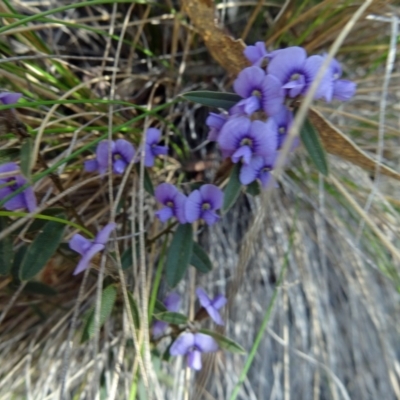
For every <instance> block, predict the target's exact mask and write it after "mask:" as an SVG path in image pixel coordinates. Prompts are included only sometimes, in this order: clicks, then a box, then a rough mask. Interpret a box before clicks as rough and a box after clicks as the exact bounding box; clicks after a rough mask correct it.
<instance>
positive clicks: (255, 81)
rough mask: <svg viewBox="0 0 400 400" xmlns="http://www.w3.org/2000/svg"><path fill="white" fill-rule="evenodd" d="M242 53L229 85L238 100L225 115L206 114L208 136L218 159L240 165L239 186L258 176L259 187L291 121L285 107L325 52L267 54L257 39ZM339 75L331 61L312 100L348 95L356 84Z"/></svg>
mask: <svg viewBox="0 0 400 400" xmlns="http://www.w3.org/2000/svg"><path fill="white" fill-rule="evenodd" d="M244 55H245V56H246V58H247V59H248V60H249V61H250V62H251V63H252V66H251V67H247V68H244V69H243V70H242V71H241V72H240V73H239V75H238V76H237V78H236V80H235V81H234V83H233V89H234V91H235V92H236V93H237V94H238V95H239V96H240V97H241V98H242V99H241V100H240V101H239V102H238V103H237V104H235V105H234V106H233V107H232V108H231V109H230V110H229V114H228V115H226V114H215V113H210V115H209V116H208V118H207V120H206V124H207V126H208V127H209V128H210V130H209V135H208V139H209V140H210V141H216V142H217V143H218V145H219V147H220V149H221V153H222V155H223V157H224V158H230V159H231V160H232V162H233V163H241V171H240V176H239V179H240V182H241V183H242V184H243V185H248V184H250V183H252V182H253V181H255V180H257V179H258V180H260V181H261V184H262V186H264V187H265V186H266V185H267V184H268V181H269V176H270V171H271V170H272V169H273V168H274V163H275V161H276V159H277V154H278V151H279V149H281V148H282V146H283V143H284V141H285V139H286V136H287V133H288V131H289V129H290V126H291V124H292V121H293V112H292V110H291V108H290V107H289V106H290V105H291V104H293V101H294V100H293V99H298V98H299V97H300V96H305V95H306V94H307V91H308V90H309V88H310V86H311V84H312V83H313V81H314V79H315V78H316V76H317V74H318V71H319V69H320V68H321V66H322V64H323V63H324V60H325V57H326V55H322V56H320V55H313V56H307V53H306V51H305V50H304V49H303V48H301V47H296V46H295V47H288V48H286V49H281V50H275V51H272V52H270V53H269V52H268V51H267V50H266V48H265V44H264V43H263V42H257V43H256V44H255V45H254V46H247V47H246V49H245V50H244ZM341 76H342V69H341V66H340V64H339V62H338V61H337V60H333V61H332V62H331V64H330V65H329V67H328V68H327V71H326V72H325V74H324V76H323V78H322V80H321V82H320V84H319V85H318V88H317V91H316V93H315V95H314V98H315V99H321V98H323V99H325V100H326V101H327V102H330V101H331V100H332V99H338V100H341V101H346V100H349V99H350V98H351V97H353V96H354V93H355V90H356V84H355V83H354V82H351V81H349V80H345V79H341ZM295 145H296V144H295Z"/></svg>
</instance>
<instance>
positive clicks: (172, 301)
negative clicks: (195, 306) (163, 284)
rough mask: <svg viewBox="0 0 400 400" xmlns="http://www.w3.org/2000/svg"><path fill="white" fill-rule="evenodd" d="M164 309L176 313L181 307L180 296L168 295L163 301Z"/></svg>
mask: <svg viewBox="0 0 400 400" xmlns="http://www.w3.org/2000/svg"><path fill="white" fill-rule="evenodd" d="M164 305H165V308H166V309H167V310H168V311H172V312H178V310H179V308H180V306H181V296H179V294H178V293H175V292H172V293H170V294H169V295H168V296H167V297H166V298H165V300H164Z"/></svg>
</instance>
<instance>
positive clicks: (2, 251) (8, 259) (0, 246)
mask: <svg viewBox="0 0 400 400" xmlns="http://www.w3.org/2000/svg"><path fill="white" fill-rule="evenodd" d="M7 225H8V218H6V217H0V232H2V231H3V230H4V229H6V227H7ZM13 257H14V253H13V245H12V240H11V236H10V235H8V236H6V237H5V238H4V239H3V240H0V275H8V274H9V273H10V270H11V266H12V261H13Z"/></svg>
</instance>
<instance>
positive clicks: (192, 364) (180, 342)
mask: <svg viewBox="0 0 400 400" xmlns="http://www.w3.org/2000/svg"><path fill="white" fill-rule="evenodd" d="M217 350H218V344H217V342H216V341H215V340H214V338H212V337H211V336H209V335H205V334H204V333H191V332H184V333H182V334H181V335H180V336H179V337H178V338H177V339H176V340H175V342H174V343H173V344H172V346H171V348H170V349H169V354H171V356H184V355H186V356H187V365H188V367H189V368H193V369H194V370H196V371H199V370H201V367H202V364H201V353H213V352H215V351H217Z"/></svg>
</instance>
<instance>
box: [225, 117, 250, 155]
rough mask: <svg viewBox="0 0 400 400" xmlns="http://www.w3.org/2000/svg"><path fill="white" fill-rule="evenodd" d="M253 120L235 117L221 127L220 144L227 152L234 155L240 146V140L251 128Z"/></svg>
mask: <svg viewBox="0 0 400 400" xmlns="http://www.w3.org/2000/svg"><path fill="white" fill-rule="evenodd" d="M250 126H251V120H250V119H249V118H247V117H242V116H240V117H234V118H232V119H230V120H229V121H228V122H227V123H226V124H225V125H224V126H223V127H222V129H221V132H220V134H219V137H218V144H219V146H220V147H221V149H222V150H223V151H224V152H226V153H227V154H230V155H232V154H233V153H234V152H235V151H236V150H237V149H238V147H239V143H240V140H241V139H242V138H243V137H244V136H245V135H247V133H248V132H249V130H250Z"/></svg>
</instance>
